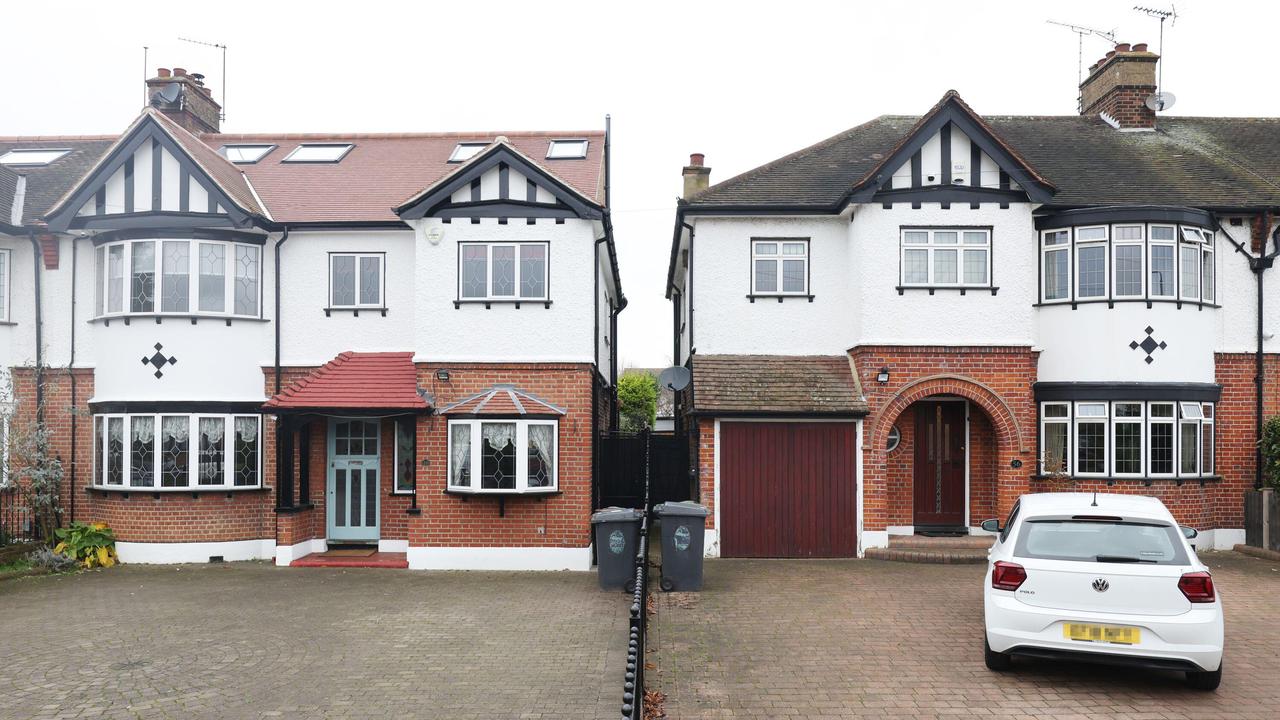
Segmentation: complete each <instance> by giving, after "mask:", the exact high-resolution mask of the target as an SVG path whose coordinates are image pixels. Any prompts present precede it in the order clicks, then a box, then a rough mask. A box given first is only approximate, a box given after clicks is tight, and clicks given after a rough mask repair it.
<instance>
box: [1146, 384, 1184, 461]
mask: <svg viewBox="0 0 1280 720" xmlns="http://www.w3.org/2000/svg"><path fill="white" fill-rule="evenodd" d="M1154 405H1162V406H1172V408H1173V414H1172V415H1169V416H1167V417H1164V416H1161V417H1157V416H1156V415H1155V413H1153V412H1151V408H1152V406H1154ZM1146 414H1147V437H1146V457H1144V458H1143V465H1144V466H1145V468H1146V471H1147V477H1150V478H1175V477H1178V468H1179V456H1178V403H1176V402H1173V401H1163V400H1162V401H1158V402H1149V403H1147V407H1146ZM1155 425H1168V426H1169V427H1170V428H1172V430H1171V431H1170V433H1169V439H1170V442H1169V445H1170V448H1169V452H1170V453H1171V455H1172V457H1170V458H1169V470H1170V472H1167V473H1157V472H1155V471H1154V470H1153V469H1152V468H1153V467H1154V466H1153V464H1152V462H1151V451H1152V448H1153V447H1154V443H1152V442H1151V428H1152V426H1155Z"/></svg>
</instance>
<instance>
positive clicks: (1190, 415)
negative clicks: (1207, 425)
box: [1177, 402, 1204, 477]
mask: <svg viewBox="0 0 1280 720" xmlns="http://www.w3.org/2000/svg"><path fill="white" fill-rule="evenodd" d="M1177 412H1178V432H1177V436H1178V452H1177V471H1178V477H1200V476H1201V475H1202V474H1203V465H1202V464H1201V457H1200V449H1201V442H1202V438H1201V435H1202V434H1203V432H1204V406H1203V405H1201V404H1200V403H1197V402H1180V403H1178V410H1177ZM1183 427H1191V428H1195V432H1196V441H1195V465H1196V466H1195V469H1194V470H1184V469H1183V466H1182V452H1183V451H1184V450H1185V449H1186V447H1185V446H1184V443H1183V441H1182V428H1183Z"/></svg>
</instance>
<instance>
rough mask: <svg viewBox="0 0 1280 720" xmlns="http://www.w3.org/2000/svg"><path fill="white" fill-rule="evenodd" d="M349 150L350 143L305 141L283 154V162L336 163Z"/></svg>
mask: <svg viewBox="0 0 1280 720" xmlns="http://www.w3.org/2000/svg"><path fill="white" fill-rule="evenodd" d="M348 152H351V143H307V144H305V145H299V146H298V147H296V148H294V149H293V152H291V153H289V154H288V155H287V156H285V159H284V162H295V163H336V162H338V161H339V160H341V159H342V158H344V157H346V154H347V153H348Z"/></svg>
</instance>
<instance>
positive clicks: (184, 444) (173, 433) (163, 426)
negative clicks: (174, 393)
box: [160, 415, 191, 487]
mask: <svg viewBox="0 0 1280 720" xmlns="http://www.w3.org/2000/svg"><path fill="white" fill-rule="evenodd" d="M190 433H191V419H190V418H189V417H187V416H186V415H165V416H162V417H161V418H160V485H161V486H163V487H187V486H188V485H189V484H190V472H191V455H190Z"/></svg>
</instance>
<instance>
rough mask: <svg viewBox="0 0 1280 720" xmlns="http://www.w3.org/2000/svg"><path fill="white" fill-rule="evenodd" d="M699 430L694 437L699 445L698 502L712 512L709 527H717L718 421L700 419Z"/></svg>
mask: <svg viewBox="0 0 1280 720" xmlns="http://www.w3.org/2000/svg"><path fill="white" fill-rule="evenodd" d="M697 423H698V429H697V432H696V433H695V434H694V435H693V438H694V442H696V443H697V448H696V452H695V453H693V456H694V457H696V458H697V463H698V492H699V493H700V495H701V497H700V498H699V499H698V502H700V503H702V504H703V505H705V506H706V508H707V510H709V511H710V512H711V514H710V515H708V516H707V527H708V528H714V527H715V526H716V421H715V420H714V419H712V418H698V419H697Z"/></svg>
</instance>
